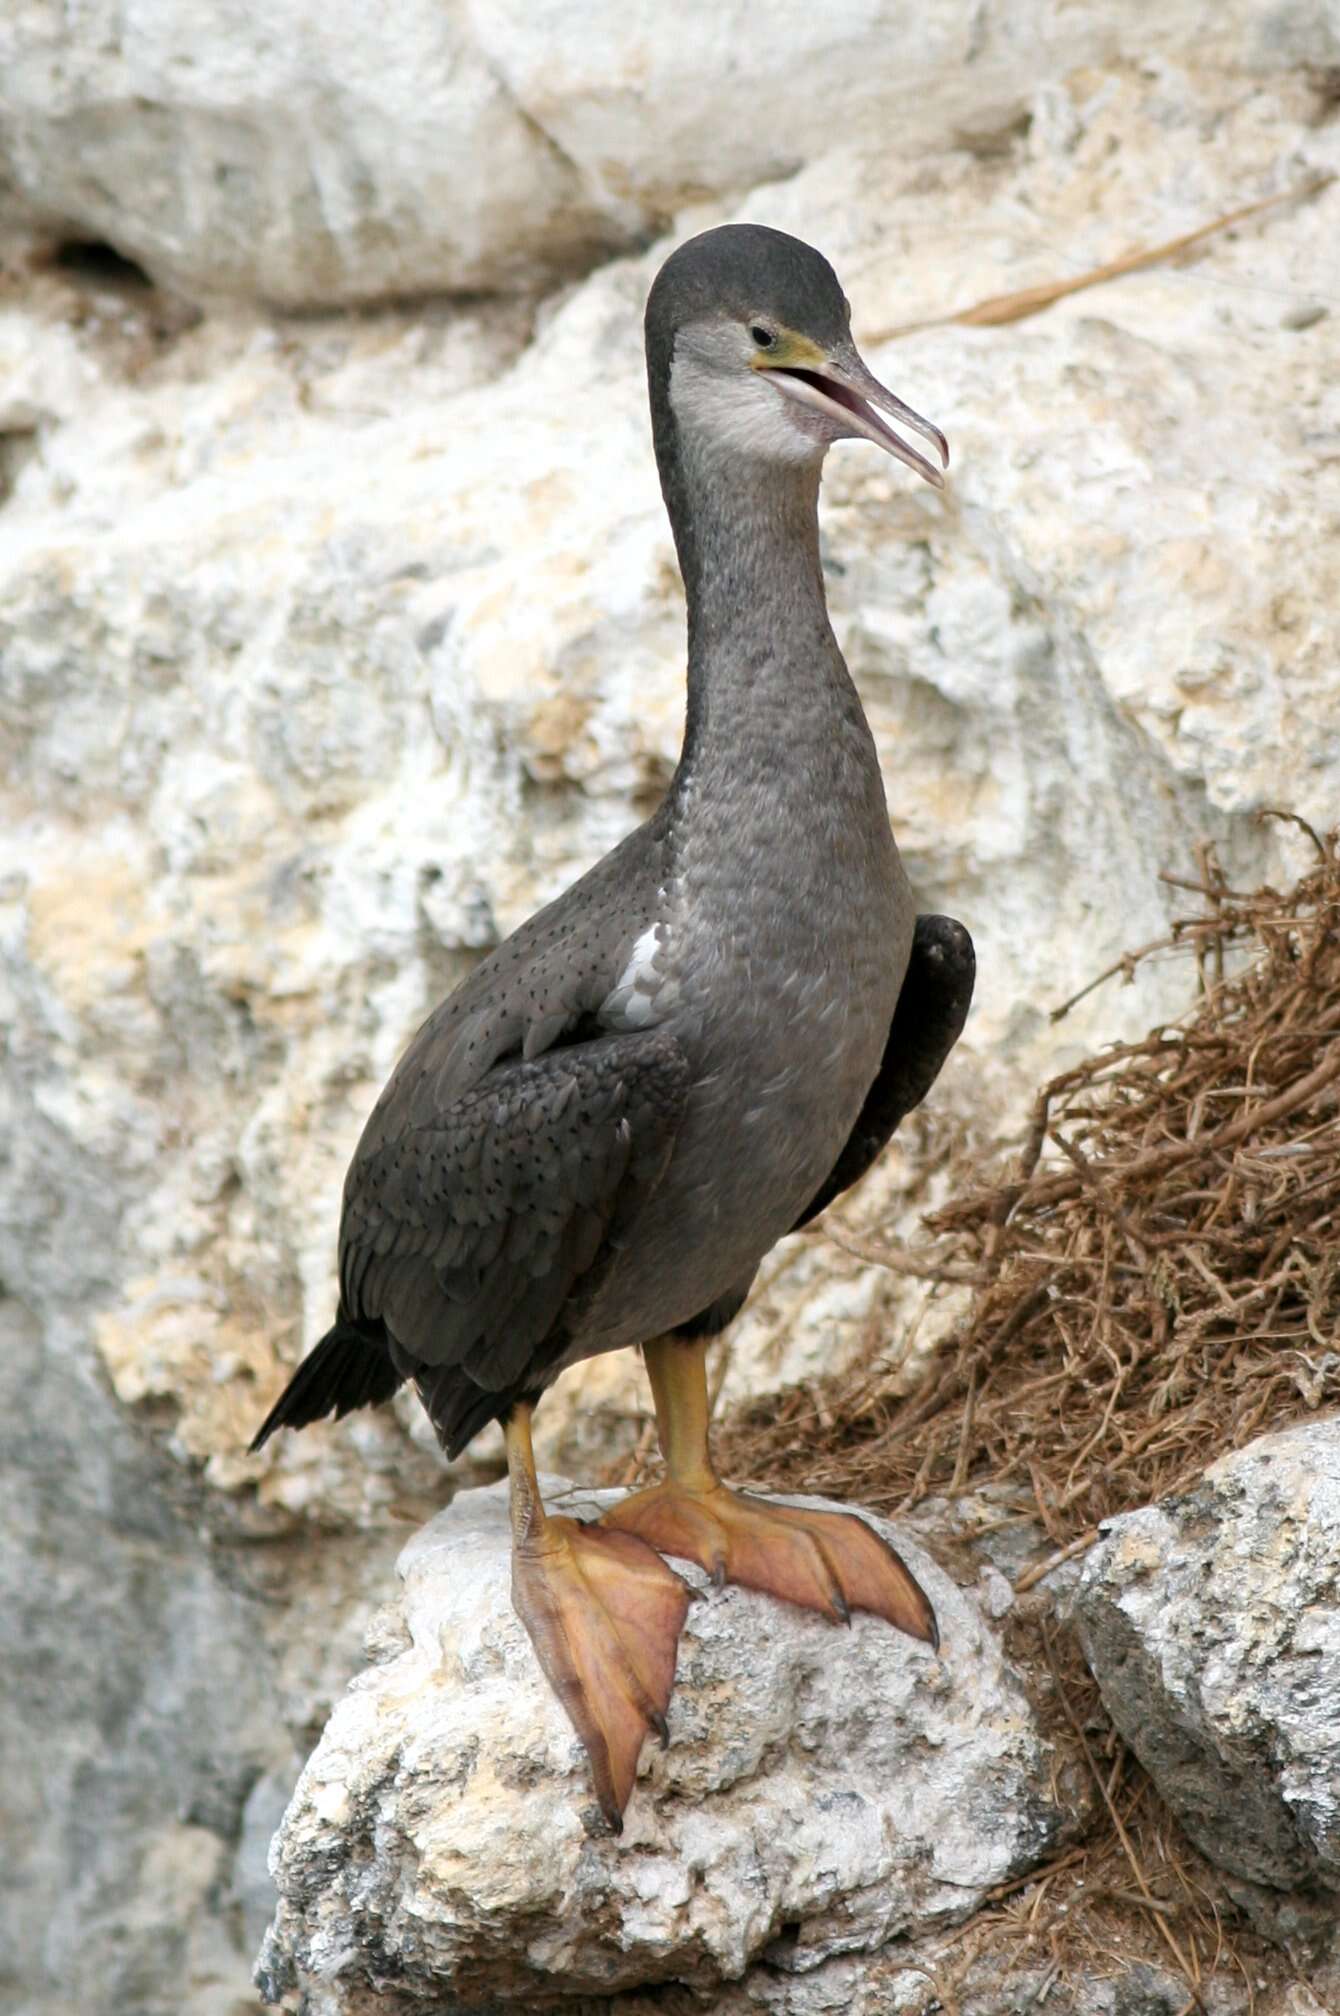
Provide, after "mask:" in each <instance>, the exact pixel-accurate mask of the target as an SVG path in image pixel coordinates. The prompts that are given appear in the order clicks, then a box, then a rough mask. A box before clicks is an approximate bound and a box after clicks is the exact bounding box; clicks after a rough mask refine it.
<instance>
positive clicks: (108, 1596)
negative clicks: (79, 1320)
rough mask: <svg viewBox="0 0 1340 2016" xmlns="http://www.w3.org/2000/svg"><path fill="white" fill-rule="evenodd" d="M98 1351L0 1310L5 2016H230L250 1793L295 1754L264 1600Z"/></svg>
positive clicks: (244, 1964) (235, 2002) (240, 1948)
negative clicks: (145, 1434)
mask: <svg viewBox="0 0 1340 2016" xmlns="http://www.w3.org/2000/svg"><path fill="white" fill-rule="evenodd" d="M90 1357H91V1353H89V1352H88V1350H87V1348H86V1347H85V1349H84V1350H83V1351H82V1352H80V1351H78V1350H77V1349H75V1348H74V1346H73V1344H72V1340H71V1339H70V1338H69V1337H68V1336H62V1335H61V1334H59V1332H56V1331H55V1328H54V1326H49V1327H48V1330H47V1333H46V1335H45V1336H43V1334H42V1332H41V1330H40V1329H39V1326H38V1325H37V1324H36V1322H35V1321H34V1320H33V1318H32V1316H31V1315H30V1314H29V1313H28V1312H26V1311H24V1310H22V1309H20V1308H19V1306H18V1305H17V1304H16V1303H14V1302H13V1301H7V1300H3V1299H0V1591H2V1592H3V1623H2V1629H0V1693H3V1697H4V1703H5V1710H4V1714H3V1716H0V1836H2V1837H3V1839H4V1840H5V1842H6V1843H7V1844H9V1846H8V1854H7V1859H8V1863H9V1868H8V1873H7V1876H6V1880H5V1882H4V1884H3V1886H0V1954H3V1959H0V2003H3V2005H4V2007H5V2009H6V2010H8V2011H14V2012H16V2016H66V2012H68V2011H70V2010H72V2009H78V2010H80V2011H87V2012H88V2016H113V2012H115V2016H131V2012H132V2011H133V2012H136V2016H239V2012H240V2011H242V2010H243V2009H245V2008H247V2007H250V2006H252V2004H251V2002H250V1997H249V1995H248V1980H247V1976H248V1965H249V1961H250V1958H251V1953H250V1952H249V1951H248V1948H247V1946H246V1945H245V1944H244V1942H243V1939H242V1937H241V1928H240V1927H239V1926H238V1925H236V1924H235V1923H234V1922H232V1919H231V1915H230V1913H229V1912H228V1911H227V1910H226V1909H221V1908H220V1899H221V1897H222V1896H223V1895H224V1894H225V1893H226V1892H227V1891H228V1889H229V1886H230V1884H231V1883H232V1881H233V1877H234V1855H233V1850H234V1845H235V1842H236V1840H237V1834H238V1829H239V1826H240V1824H241V1821H242V1815H243V1811H244V1808H245V1807H246V1806H247V1805H248V1803H249V1801H250V1798H251V1796H252V1793H253V1788H254V1786H255V1784H256V1782H257V1780H258V1779H262V1782H263V1774H267V1773H268V1774H271V1775H272V1776H273V1775H275V1774H278V1775H282V1777H283V1778H284V1780H285V1781H286V1782H291V1779H292V1773H293V1770H294V1768H295V1765H296V1761H297V1755H296V1753H295V1747H294V1743H293V1739H292V1736H291V1735H290V1733H289V1731H288V1729H287V1728H286V1727H285V1725H284V1722H283V1719H282V1716H281V1715H280V1713H279V1712H278V1701H277V1696H276V1689H275V1685H274V1679H273V1674H272V1671H271V1668H270V1664H269V1661H268V1659H267V1657H266V1654H265V1650H264V1630H263V1624H262V1619H261V1615H260V1611H259V1606H258V1605H257V1604H256V1602H255V1601H254V1599H252V1598H250V1597H249V1596H248V1594H247V1592H246V1591H245V1590H243V1589H240V1588H238V1587H237V1586H236V1583H235V1581H233V1580H232V1579H231V1578H229V1577H228V1576H227V1575H225V1574H224V1573H221V1572H220V1563H219V1561H218V1559H217V1558H216V1557H213V1556H212V1555H211V1550H210V1548H209V1547H208V1545H207V1544H206V1542H205V1541H204V1539H203V1538H202V1536H201V1534H200V1533H199V1531H198V1530H197V1528H196V1526H195V1524H194V1523H193V1522H192V1520H191V1519H190V1518H189V1517H187V1516H185V1514H184V1513H183V1511H182V1510H181V1508H180V1507H179V1506H177V1505H175V1504H174V1503H173V1499H172V1495H171V1493H170V1491H169V1490H167V1489H166V1488H165V1480H164V1477H163V1475H162V1474H161V1473H162V1472H163V1471H164V1469H165V1468H167V1470H168V1475H169V1481H170V1479H171V1476H172V1474H173V1473H172V1467H171V1466H165V1465H164V1463H163V1460H162V1458H161V1456H157V1455H155V1453H154V1452H153V1451H152V1449H150V1448H149V1447H148V1446H147V1444H146V1443H145V1441H144V1440H143V1438H141V1437H140V1436H139V1435H138V1434H137V1432H136V1429H135V1427H134V1426H133V1424H132V1423H131V1422H130V1421H129V1420H128V1419H127V1418H126V1416H125V1414H124V1412H123V1411H122V1410H121V1409H119V1408H118V1407H117V1406H116V1403H115V1402H114V1401H113V1400H112V1399H111V1397H110V1396H109V1395H108V1393H107V1392H106V1390H105V1388H104V1387H103V1386H102V1385H101V1384H100V1383H99V1381H98V1378H97V1375H96V1371H95V1368H94V1367H93V1365H92V1364H91V1363H90V1362H88V1361H89V1358H90Z"/></svg>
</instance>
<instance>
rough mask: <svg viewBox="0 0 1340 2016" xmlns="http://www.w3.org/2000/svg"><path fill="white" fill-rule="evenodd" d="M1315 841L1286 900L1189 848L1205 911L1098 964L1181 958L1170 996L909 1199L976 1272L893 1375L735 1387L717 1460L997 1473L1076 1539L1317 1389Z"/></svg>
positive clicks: (1327, 1104) (1330, 941) (1339, 1185)
mask: <svg viewBox="0 0 1340 2016" xmlns="http://www.w3.org/2000/svg"><path fill="white" fill-rule="evenodd" d="M1309 830H1310V829H1309ZM1312 838H1313V840H1314V842H1315V845H1316V847H1317V852H1318V865H1317V867H1316V868H1315V869H1314V870H1313V872H1311V873H1310V874H1308V875H1307V876H1305V877H1304V879H1303V880H1302V881H1301V882H1299V883H1298V884H1297V886H1296V887H1295V888H1294V889H1292V890H1291V891H1290V892H1288V893H1287V894H1284V895H1281V894H1279V893H1277V892H1276V891H1275V890H1273V889H1261V890H1257V891H1255V892H1253V893H1251V894H1244V893H1242V892H1240V891H1237V890H1234V889H1231V888H1229V887H1228V885H1227V883H1226V882H1225V880H1224V878H1223V876H1222V875H1221V874H1220V872H1219V871H1218V869H1217V867H1216V864H1215V862H1214V858H1213V855H1212V854H1210V853H1208V852H1207V853H1206V855H1205V857H1204V859H1203V863H1202V873H1201V876H1200V879H1199V880H1198V881H1195V882H1179V883H1178V884H1176V885H1175V886H1178V887H1180V888H1183V889H1187V890H1190V891H1192V892H1193V893H1194V894H1195V895H1197V896H1198V897H1200V898H1202V899H1203V900H1204V903H1205V906H1206V907H1205V910H1204V912H1203V914H1199V915H1197V916H1195V917H1190V918H1186V919H1182V920H1180V921H1179V922H1178V923H1177V924H1175V926H1174V928H1173V934H1172V936H1171V938H1169V939H1167V940H1164V941H1161V943H1160V944H1159V945H1158V946H1146V947H1144V948H1143V950H1142V951H1140V952H1138V953H1134V954H1131V955H1129V957H1128V958H1127V959H1126V960H1124V961H1122V962H1120V966H1119V968H1116V969H1113V970H1114V971H1116V970H1120V969H1121V968H1122V967H1124V968H1125V970H1127V971H1128V972H1129V971H1131V970H1133V969H1134V967H1135V966H1136V965H1137V964H1139V963H1140V962H1141V961H1142V960H1144V959H1147V958H1150V957H1153V956H1154V955H1155V954H1156V953H1159V952H1163V951H1168V950H1174V949H1176V950H1181V951H1183V952H1184V953H1185V954H1187V955H1188V956H1193V957H1194V961H1195V971H1196V982H1197V991H1198V998H1197V1000H1196V1004H1195V1006H1194V1008H1193V1009H1192V1011H1191V1013H1190V1014H1189V1015H1187V1016H1186V1017H1185V1018H1184V1020H1183V1021H1181V1022H1180V1023H1179V1024H1177V1025H1176V1026H1173V1027H1167V1026H1164V1027H1159V1028H1156V1029H1154V1030H1151V1031H1150V1033H1149V1034H1148V1035H1147V1036H1146V1037H1144V1038H1143V1039H1142V1040H1141V1041H1140V1042H1137V1043H1128V1044H1122V1045H1119V1046H1117V1047H1115V1048H1112V1049H1108V1050H1105V1051H1102V1052H1101V1053H1099V1054H1098V1055H1096V1056H1093V1057H1089V1058H1087V1059H1085V1060H1084V1062H1082V1063H1081V1064H1078V1065H1076V1066H1075V1067H1074V1068H1073V1069H1072V1070H1069V1071H1066V1072H1063V1073H1062V1074H1061V1075H1060V1076H1059V1077H1056V1078H1054V1079H1052V1080H1051V1082H1050V1083H1049V1084H1048V1085H1046V1086H1044V1087H1043V1089H1042V1091H1041V1092H1040V1093H1039V1095H1038V1098H1037V1101H1036V1105H1035V1108H1034V1113H1033V1120H1032V1125H1031V1128H1030V1131H1029V1136H1028V1140H1027V1143H1026V1145H1025V1147H1024V1150H1023V1153H1022V1155H1021V1157H1020V1158H1019V1162H1018V1167H1017V1169H1016V1170H1015V1171H1014V1172H1013V1173H1012V1174H1010V1175H1009V1176H1008V1177H1007V1178H1006V1180H1004V1181H1002V1182H999V1183H996V1184H994V1185H992V1186H990V1187H988V1188H985V1189H977V1190H974V1191H972V1192H970V1193H968V1194H966V1195H963V1196H960V1197H959V1198H957V1199H955V1200H954V1201H953V1202H951V1203H950V1204H949V1205H947V1206H946V1207H945V1208H943V1209H941V1210H940V1211H938V1212H936V1213H935V1214H934V1215H933V1216H932V1217H931V1218H929V1219H928V1220H927V1224H928V1226H929V1227H930V1229H931V1230H932V1232H934V1233H935V1234H937V1235H939V1243H938V1246H937V1248H936V1249H935V1250H934V1251H933V1252H930V1253H927V1254H925V1255H923V1256H921V1259H920V1261H919V1263H918V1264H919V1265H921V1266H922V1267H923V1268H924V1271H925V1272H926V1273H928V1274H929V1275H932V1276H936V1275H940V1276H944V1277H947V1278H949V1279H957V1280H962V1279H965V1278H966V1279H970V1280H972V1281H975V1283H976V1284H977V1292H976V1295H975V1298H974V1304H973V1307H972V1310H971V1312H970V1314H969V1317H968V1319H967V1321H966V1323H965V1324H964V1325H963V1326H962V1327H961V1328H960V1329H959V1330H958V1331H957V1333H956V1334H955V1335H954V1336H953V1337H952V1338H951V1339H950V1340H949V1341H948V1342H947V1343H946V1345H945V1346H943V1347H942V1348H941V1350H940V1351H938V1352H937V1353H936V1355H935V1356H934V1358H933V1360H932V1362H931V1363H930V1364H929V1366H928V1367H927V1369H926V1371H925V1373H924V1375H923V1377H922V1378H921V1380H920V1382H919V1384H918V1385H917V1387H916V1388H915V1389H914V1390H913V1391H912V1392H911V1393H906V1392H901V1393H900V1392H899V1390H898V1374H897V1370H896V1368H890V1367H881V1366H879V1365H878V1364H875V1365H866V1366H864V1367H858V1368H855V1369H853V1370H852V1371H850V1372H848V1373H846V1374H844V1375H839V1376H838V1377H836V1378H834V1379H832V1380H829V1381H826V1382H818V1383H816V1384H814V1385H811V1386H808V1387H806V1388H804V1389H799V1388H798V1389H793V1390H792V1391H790V1392H788V1393H787V1394H785V1395H783V1396H781V1397H780V1398H772V1399H769V1400H767V1401H765V1402H762V1403H760V1404H759V1405H758V1406H747V1407H745V1408H743V1409H741V1410H739V1411H738V1412H737V1413H736V1414H734V1415H733V1416H731V1417H729V1418H728V1419H727V1420H726V1421H724V1422H723V1423H722V1425H721V1432H720V1434H719V1438H718V1440H719V1444H720V1446H721V1453H722V1457H723V1460H724V1466H725V1467H726V1469H727V1470H728V1472H730V1473H731V1474H734V1475H741V1476H748V1477H749V1478H751V1479H753V1480H755V1481H757V1482H762V1483H766V1484H767V1485H769V1486H771V1487H773V1488H784V1487H790V1488H798V1487H800V1486H802V1485H803V1487H804V1488H805V1489H808V1490H826V1491H829V1492H835V1493H838V1494H839V1495H843V1496H849V1497H853V1498H859V1499H860V1500H861V1501H862V1502H863V1503H866V1504H870V1505H873V1506H876V1507H879V1508H883V1509H890V1510H892V1509H906V1508H908V1507H909V1506H911V1505H914V1504H916V1502H917V1501H918V1500H919V1499H921V1498H923V1497H926V1496H927V1495H930V1494H932V1493H941V1492H945V1491H959V1490H963V1489H966V1488H975V1487H980V1486H982V1485H985V1484H990V1485H995V1486H1000V1485H1005V1486H1013V1487H1018V1488H1019V1489H1021V1490H1022V1491H1024V1492H1026V1493H1027V1494H1028V1496H1029V1498H1030V1500H1031V1509H1033V1510H1035V1511H1036V1514H1037V1516H1038V1517H1039V1518H1040V1520H1041V1521H1042V1523H1043V1525H1044V1526H1045V1528H1046V1530H1047V1533H1048V1534H1049V1536H1050V1538H1051V1540H1052V1542H1053V1545H1054V1547H1055V1548H1056V1549H1058V1550H1062V1551H1064V1552H1066V1553H1073V1552H1078V1551H1079V1550H1080V1549H1081V1548H1082V1547H1083V1546H1084V1545H1086V1544H1087V1542H1088V1541H1089V1540H1090V1539H1091V1538H1092V1536H1093V1534H1094V1531H1095V1529H1096V1527H1097V1525H1098V1523H1099V1521H1100V1520H1102V1519H1105V1518H1107V1517H1109V1516H1111V1515H1112V1514H1114V1513H1117V1512H1122V1511H1126V1510H1129V1509H1130V1508H1132V1507H1134V1506H1136V1505H1142V1504H1145V1503H1147V1502H1148V1501H1149V1500H1150V1499H1151V1498H1156V1497H1161V1496H1163V1495H1165V1494H1167V1493H1168V1492H1171V1491H1176V1490H1180V1489H1183V1488H1185V1487H1187V1486H1189V1485H1190V1484H1191V1483H1192V1482H1194V1480H1195V1479H1196V1478H1197V1477H1198V1476H1199V1474H1200V1473H1201V1471H1202V1470H1203V1469H1204V1467H1205V1465H1206V1463H1207V1462H1210V1461H1212V1460H1213V1459H1214V1458H1215V1457H1216V1456H1220V1455H1222V1454H1224V1453H1225V1452H1226V1451H1227V1450H1230V1449H1235V1448H1238V1447H1240V1446H1241V1445H1242V1444H1243V1443H1245V1442H1247V1441H1249V1440H1250V1439H1251V1438H1252V1437H1253V1436H1254V1435H1256V1434H1259V1433H1261V1432H1262V1431H1263V1430H1266V1429H1270V1428H1278V1427H1282V1426H1284V1425H1285V1424H1286V1423H1287V1422H1289V1421H1291V1420H1294V1419H1297V1418H1298V1417H1299V1416H1301V1415H1304V1414H1306V1413H1308V1412H1310V1411H1312V1410H1314V1409H1316V1408H1318V1407H1320V1406H1322V1405H1325V1404H1333V1403H1335V1402H1337V1401H1340V1223H1338V1222H1337V1218H1338V1215H1340V835H1337V834H1332V835H1331V836H1330V837H1329V838H1328V840H1327V841H1325V842H1322V841H1320V840H1317V839H1316V836H1315V835H1313V836H1312ZM1072 1005H1073V1003H1068V1004H1067V1007H1069V1006H1072ZM1064 1012H1065V1010H1064V1009H1062V1010H1059V1011H1058V1014H1063V1013H1064ZM866 1250H869V1249H866ZM872 1257H878V1252H877V1249H876V1251H875V1253H874V1254H872ZM889 1257H890V1259H891V1261H892V1262H893V1264H895V1265H897V1266H899V1268H900V1270H901V1271H907V1266H908V1261H907V1257H906V1256H905V1255H904V1256H898V1255H890V1256H889ZM819 1428H822V1430H823V1432H822V1434H821V1435H819V1434H816V1433H815V1430H816V1429H819ZM1037 1572H1038V1573H1041V1572H1043V1571H1042V1568H1039V1570H1038V1571H1037Z"/></svg>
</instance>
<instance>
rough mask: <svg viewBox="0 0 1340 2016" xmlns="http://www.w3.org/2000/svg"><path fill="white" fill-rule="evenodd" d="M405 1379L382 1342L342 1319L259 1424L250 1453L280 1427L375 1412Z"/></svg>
mask: <svg viewBox="0 0 1340 2016" xmlns="http://www.w3.org/2000/svg"><path fill="white" fill-rule="evenodd" d="M401 1377H402V1375H401V1374H400V1373H399V1372H397V1371H396V1369H395V1366H394V1365H393V1364H392V1362H391V1354H390V1352H389V1351H388V1350H387V1348H386V1343H385V1340H384V1338H383V1337H381V1336H377V1335H370V1334H369V1333H368V1332H367V1331H366V1330H363V1329H360V1328H359V1327H358V1326H357V1325H356V1324H354V1323H351V1322H350V1321H349V1319H348V1318H347V1317H345V1316H339V1317H337V1318H336V1321H335V1323H334V1325H333V1327H332V1328H331V1329H329V1330H327V1332H326V1334H325V1336H324V1337H323V1338H322V1339H321V1342H320V1343H319V1344H316V1345H314V1346H313V1347H312V1349H311V1350H310V1351H309V1352H308V1353H307V1356H306V1357H305V1358H304V1359H303V1361H302V1363H301V1365H300V1366H299V1367H298V1369H297V1371H296V1372H295V1373H294V1375H293V1377H292V1378H291V1379H290V1380H289V1382H288V1385H287V1386H286V1387H285V1388H284V1390H283V1392H282V1393H281V1394H280V1396H279V1398H278V1399H277V1400H276V1401H275V1404H274V1406H273V1407H272V1408H271V1409H270V1411H269V1413H268V1414H267V1415H266V1417H265V1419H264V1420H263V1421H262V1422H261V1425H260V1427H259V1428H258V1429H257V1430H256V1433H255V1435H254V1436H253V1437H252V1440H251V1445H250V1451H249V1453H250V1454H252V1455H254V1454H255V1452H256V1451H257V1450H258V1449H262V1448H264V1446H265V1444H266V1443H267V1442H268V1441H269V1439H270V1437H271V1436H272V1435H273V1434H274V1432H275V1429H276V1428H306V1427H307V1426H308V1424H309V1423H310V1422H312V1421H320V1420H322V1419H323V1418H324V1417H325V1416H326V1415H327V1414H333V1415H334V1416H335V1419H336V1420H337V1421H338V1420H339V1419H340V1418H341V1416H342V1415H345V1414H349V1413H351V1412H352V1411H353V1409H354V1408H355V1407H375V1406H377V1405H378V1403H379V1402H380V1401H383V1400H389V1399H390V1398H391V1395H392V1394H393V1393H394V1392H395V1390H396V1388H397V1387H398V1386H399V1385H400V1384H401Z"/></svg>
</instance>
